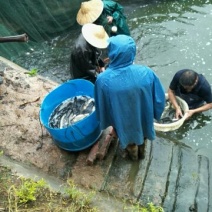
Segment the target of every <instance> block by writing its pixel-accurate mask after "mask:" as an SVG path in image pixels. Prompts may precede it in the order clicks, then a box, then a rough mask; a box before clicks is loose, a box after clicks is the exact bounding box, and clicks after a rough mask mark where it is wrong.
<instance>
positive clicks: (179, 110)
mask: <svg viewBox="0 0 212 212" xmlns="http://www.w3.org/2000/svg"><path fill="white" fill-rule="evenodd" d="M180 117H181V118H182V117H183V114H182V111H181V108H180V107H178V108H177V109H176V112H175V118H176V119H179V118H180Z"/></svg>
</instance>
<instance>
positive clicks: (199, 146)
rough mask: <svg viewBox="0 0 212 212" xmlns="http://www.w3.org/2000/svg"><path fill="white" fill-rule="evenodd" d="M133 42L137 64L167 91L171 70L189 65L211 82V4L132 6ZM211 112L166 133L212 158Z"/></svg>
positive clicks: (130, 19) (171, 75) (199, 2)
mask: <svg viewBox="0 0 212 212" xmlns="http://www.w3.org/2000/svg"><path fill="white" fill-rule="evenodd" d="M128 19H129V24H130V27H131V32H132V37H133V38H134V39H135V40H136V43H137V48H138V49H137V57H136V62H137V63H143V64H146V65H148V66H149V67H151V68H152V69H153V70H155V72H156V73H157V75H158V76H159V77H160V79H161V81H162V83H163V85H164V88H165V90H166V91H167V90H168V86H169V83H170V80H171V79H172V77H173V75H174V73H175V72H176V71H178V70H180V69H183V68H190V69H193V70H196V71H197V72H199V73H202V74H203V75H205V77H206V79H207V80H208V81H209V83H210V84H212V72H211V69H212V60H211V56H212V49H211V47H212V27H211V24H210V23H212V4H211V3H210V2H209V1H202V0H195V1H168V2H157V3H155V4H146V5H142V6H140V7H138V6H135V8H134V9H133V10H132V12H131V13H129V14H128ZM211 127H212V123H211V111H207V112H204V113H202V114H198V115H195V116H194V117H192V118H191V120H189V121H187V122H186V123H185V124H184V125H183V126H182V127H181V128H180V129H179V130H176V131H173V132H169V133H166V136H167V137H168V138H170V139H174V140H178V141H180V142H183V143H185V144H187V145H189V146H191V147H192V148H194V149H195V150H196V151H197V152H199V153H201V154H205V155H207V156H208V157H210V158H211V159H212V156H211V150H212V132H211V131H210V129H211Z"/></svg>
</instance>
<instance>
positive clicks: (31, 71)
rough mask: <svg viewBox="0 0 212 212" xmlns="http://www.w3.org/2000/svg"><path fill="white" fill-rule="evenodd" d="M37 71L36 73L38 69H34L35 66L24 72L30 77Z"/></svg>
mask: <svg viewBox="0 0 212 212" xmlns="http://www.w3.org/2000/svg"><path fill="white" fill-rule="evenodd" d="M37 73H38V69H36V68H33V69H31V70H30V71H28V72H26V74H29V76H31V77H34V76H36V75H37Z"/></svg>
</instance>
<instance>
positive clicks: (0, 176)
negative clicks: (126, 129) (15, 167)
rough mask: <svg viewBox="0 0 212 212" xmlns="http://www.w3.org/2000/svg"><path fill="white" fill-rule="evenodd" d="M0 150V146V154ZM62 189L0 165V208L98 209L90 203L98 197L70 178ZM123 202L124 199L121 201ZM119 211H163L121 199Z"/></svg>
mask: <svg viewBox="0 0 212 212" xmlns="http://www.w3.org/2000/svg"><path fill="white" fill-rule="evenodd" d="M2 154H3V151H1V150H0V156H1V155H2ZM63 190H64V191H63V192H62V193H61V192H55V191H52V190H51V189H50V188H49V186H48V185H47V183H46V182H45V180H43V179H40V180H36V179H28V178H24V177H19V176H17V175H14V174H13V173H12V172H11V170H10V169H9V168H8V167H5V166H1V165H0V212H3V211H4V212H25V211H26V212H99V211H100V210H99V209H98V208H97V207H95V206H94V205H93V202H94V201H92V200H93V199H94V198H95V199H96V201H98V200H97V199H98V198H100V197H98V195H96V193H95V192H94V191H91V192H86V193H84V192H81V191H80V190H79V189H78V188H77V187H76V185H75V184H74V182H73V181H71V180H69V181H67V183H66V185H65V186H64V189H63ZM123 202H124V201H123ZM122 211H130V212H164V210H163V208H162V207H160V206H155V205H154V204H153V203H151V202H150V203H148V204H147V205H146V206H145V207H144V206H141V205H140V204H139V203H136V204H130V205H129V204H126V203H123V210H122Z"/></svg>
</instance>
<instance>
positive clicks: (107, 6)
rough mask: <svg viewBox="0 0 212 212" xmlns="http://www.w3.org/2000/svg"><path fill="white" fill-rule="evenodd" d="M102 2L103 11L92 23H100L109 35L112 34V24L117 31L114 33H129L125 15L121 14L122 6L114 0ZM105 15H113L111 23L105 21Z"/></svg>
mask: <svg viewBox="0 0 212 212" xmlns="http://www.w3.org/2000/svg"><path fill="white" fill-rule="evenodd" d="M103 3H104V9H103V12H102V14H101V15H100V16H99V18H98V19H97V20H96V21H95V22H94V23H95V24H98V25H102V26H103V27H104V28H105V30H106V32H107V33H108V35H109V36H112V35H114V34H113V32H112V31H111V28H112V26H117V32H116V33H115V34H124V35H130V31H129V28H128V25H127V22H126V17H125V15H124V14H123V7H122V6H121V5H120V4H119V3H117V2H115V1H110V0H104V1H103ZM107 16H112V17H113V22H112V23H108V22H107Z"/></svg>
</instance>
